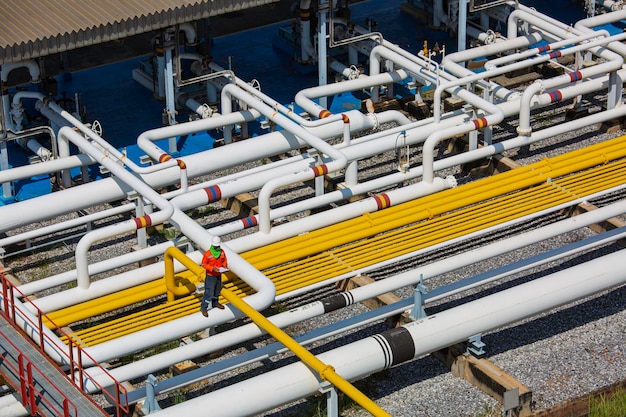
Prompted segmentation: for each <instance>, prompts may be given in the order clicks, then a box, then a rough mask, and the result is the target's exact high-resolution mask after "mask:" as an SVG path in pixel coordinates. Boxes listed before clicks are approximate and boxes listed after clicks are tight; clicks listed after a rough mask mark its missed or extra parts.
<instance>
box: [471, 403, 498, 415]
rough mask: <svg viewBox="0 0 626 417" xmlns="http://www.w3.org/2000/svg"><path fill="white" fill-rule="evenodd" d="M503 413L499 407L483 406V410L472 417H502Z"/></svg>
mask: <svg viewBox="0 0 626 417" xmlns="http://www.w3.org/2000/svg"><path fill="white" fill-rule="evenodd" d="M504 415H505V414H504V412H503V411H502V410H501V409H500V408H499V407H491V406H488V405H483V408H482V409H481V410H479V411H477V412H475V413H474V414H473V417H504Z"/></svg>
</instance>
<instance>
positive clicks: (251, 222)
mask: <svg viewBox="0 0 626 417" xmlns="http://www.w3.org/2000/svg"><path fill="white" fill-rule="evenodd" d="M241 222H242V223H243V227H244V229H247V228H249V227H254V226H256V225H257V224H259V222H258V220H257V219H256V217H254V216H250V217H244V218H243V219H241Z"/></svg>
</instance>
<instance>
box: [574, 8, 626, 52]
mask: <svg viewBox="0 0 626 417" xmlns="http://www.w3.org/2000/svg"><path fill="white" fill-rule="evenodd" d="M624 19H626V10H619V11H615V12H612V13H604V14H600V15H597V16H594V17H590V18H587V19H583V20H579V21H578V22H576V24H575V25H574V29H576V30H578V31H581V32H583V33H593V32H594V30H593V28H594V27H595V26H602V25H606V24H610V23H615V22H619V21H621V20H624ZM607 47H608V48H609V49H610V50H612V51H615V52H617V53H619V54H620V55H623V56H626V45H624V44H623V43H621V42H614V43H611V44H609V45H608V46H607Z"/></svg>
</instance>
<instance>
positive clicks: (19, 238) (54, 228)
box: [0, 204, 135, 282]
mask: <svg viewBox="0 0 626 417" xmlns="http://www.w3.org/2000/svg"><path fill="white" fill-rule="evenodd" d="M134 208H135V205H134V204H123V205H121V206H118V207H112V208H110V209H106V210H102V211H98V212H96V213H91V214H87V215H85V216H80V217H78V218H75V219H72V220H66V221H63V222H60V223H54V224H51V225H48V226H44V227H39V228H37V229H33V230H29V231H27V232H24V233H19V234H15V235H11V236H7V237H5V238H1V239H0V247H3V246H8V245H12V244H15V243H18V242H24V241H25V240H29V239H34V238H36V237H40V236H44V235H47V234H52V233H55V232H59V231H62V230H66V229H71V228H74V227H77V226H81V225H84V224H86V223H89V222H93V221H96V220H101V219H104V218H106V217H110V216H116V215H118V214H122V213H127V212H129V211H131V210H133V209H134ZM38 281H40V280H38ZM38 281H37V282H38Z"/></svg>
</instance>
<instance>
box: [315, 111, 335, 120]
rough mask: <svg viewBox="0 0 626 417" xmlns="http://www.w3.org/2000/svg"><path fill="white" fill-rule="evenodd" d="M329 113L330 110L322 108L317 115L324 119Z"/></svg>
mask: <svg viewBox="0 0 626 417" xmlns="http://www.w3.org/2000/svg"><path fill="white" fill-rule="evenodd" d="M331 114H332V113H331V112H329V111H328V110H322V111H321V112H320V114H319V115H318V117H319V118H320V119H325V118H326V117H328V116H330V115H331Z"/></svg>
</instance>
